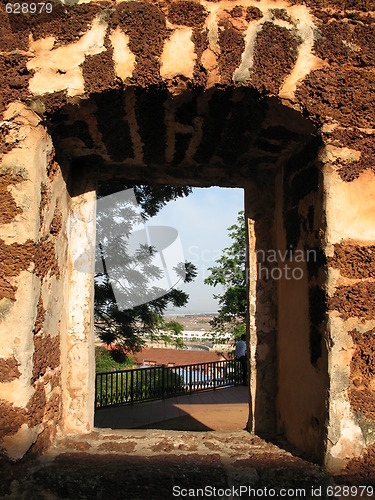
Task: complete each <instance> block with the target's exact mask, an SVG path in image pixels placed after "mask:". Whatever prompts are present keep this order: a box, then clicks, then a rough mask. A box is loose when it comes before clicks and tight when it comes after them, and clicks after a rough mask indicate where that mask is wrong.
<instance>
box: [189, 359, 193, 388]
mask: <svg viewBox="0 0 375 500" xmlns="http://www.w3.org/2000/svg"><path fill="white" fill-rule="evenodd" d="M192 387H193V376H192V367H191V365H190V366H189V393H190V394H191V389H192Z"/></svg>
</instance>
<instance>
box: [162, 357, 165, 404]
mask: <svg viewBox="0 0 375 500" xmlns="http://www.w3.org/2000/svg"><path fill="white" fill-rule="evenodd" d="M161 397H162V398H163V399H164V397H165V374H164V365H163V366H162V367H161Z"/></svg>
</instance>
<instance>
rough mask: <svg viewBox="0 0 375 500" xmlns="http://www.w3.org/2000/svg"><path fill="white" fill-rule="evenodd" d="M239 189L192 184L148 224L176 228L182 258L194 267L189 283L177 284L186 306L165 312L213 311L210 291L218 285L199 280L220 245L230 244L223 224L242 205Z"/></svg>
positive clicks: (233, 219)
mask: <svg viewBox="0 0 375 500" xmlns="http://www.w3.org/2000/svg"><path fill="white" fill-rule="evenodd" d="M243 197H244V192H243V189H237V188H218V187H211V188H195V189H194V190H193V192H192V194H190V195H189V196H188V197H186V198H179V199H177V200H175V201H172V202H170V203H168V204H167V205H166V206H165V207H164V208H163V209H162V210H161V211H160V212H159V214H158V215H157V216H156V217H153V218H152V219H150V220H149V222H148V224H149V225H161V226H171V227H173V228H175V229H177V231H178V233H179V237H180V240H181V243H182V248H183V254H184V257H185V260H187V261H189V262H192V263H193V264H194V265H195V266H196V267H197V268H198V276H197V278H196V279H195V280H194V282H192V283H188V284H185V285H183V286H181V287H179V288H181V289H182V290H184V291H186V292H187V293H188V294H189V296H190V299H189V302H188V304H187V306H186V307H184V308H179V309H175V310H171V309H170V310H169V311H168V312H175V313H200V312H216V311H217V309H218V305H217V300H215V299H214V298H213V294H215V293H221V292H222V289H220V288H219V287H215V288H214V287H210V286H208V285H205V284H204V283H203V280H204V278H205V277H207V276H208V274H209V272H208V271H207V268H209V267H210V266H213V265H214V263H215V260H216V259H217V258H218V257H219V256H220V255H221V251H222V249H223V248H224V247H227V246H230V245H231V240H230V238H229V237H228V231H227V228H228V227H229V226H231V225H232V224H234V223H235V222H236V219H237V214H238V212H239V211H240V210H243V206H244V198H243Z"/></svg>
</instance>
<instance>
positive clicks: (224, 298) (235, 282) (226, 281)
mask: <svg viewBox="0 0 375 500" xmlns="http://www.w3.org/2000/svg"><path fill="white" fill-rule="evenodd" d="M228 231H229V236H230V238H231V240H232V244H231V246H230V247H227V248H224V249H223V251H222V255H221V257H220V258H219V259H217V260H216V264H217V265H216V266H213V267H210V268H209V269H208V270H209V271H210V275H209V276H208V278H206V279H205V280H204V282H205V283H206V284H207V285H211V286H217V285H222V286H223V287H224V293H223V294H221V295H220V294H217V295H215V298H218V299H219V305H220V309H219V314H218V316H217V317H215V318H214V319H213V320H212V321H211V325H212V327H213V329H214V331H215V332H216V337H217V338H218V340H219V339H220V336H221V334H223V333H227V332H232V333H233V335H234V339H235V340H236V339H238V338H240V337H241V335H242V334H243V333H246V311H247V295H246V232H245V217H244V212H243V211H240V212H239V213H238V216H237V222H236V224H233V225H232V226H230V227H229V228H228Z"/></svg>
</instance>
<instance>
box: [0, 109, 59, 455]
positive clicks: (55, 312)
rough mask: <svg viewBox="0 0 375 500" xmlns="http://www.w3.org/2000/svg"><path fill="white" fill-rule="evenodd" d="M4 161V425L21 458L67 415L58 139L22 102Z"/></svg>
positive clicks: (0, 368)
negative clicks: (55, 145) (64, 404)
mask: <svg viewBox="0 0 375 500" xmlns="http://www.w3.org/2000/svg"><path fill="white" fill-rule="evenodd" d="M3 127H4V128H3V129H4V130H6V132H7V133H6V135H5V137H4V141H5V143H6V145H7V148H6V152H5V154H4V155H3V157H2V162H1V174H0V175H1V184H2V188H1V200H2V203H1V205H2V220H1V223H2V224H1V229H0V235H1V236H0V242H1V243H0V244H1V271H2V273H1V287H0V294H1V323H0V329H1V343H0V356H1V358H0V360H1V362H0V390H1V417H0V421H1V424H0V428H1V431H0V432H1V437H2V443H3V445H2V446H3V447H4V448H5V450H6V451H7V453H8V455H9V456H10V457H11V458H21V457H22V456H23V455H24V453H25V452H26V451H27V450H28V449H29V447H30V446H31V444H32V443H34V442H35V441H36V440H37V439H38V440H39V448H40V447H43V441H46V442H47V443H49V441H50V439H51V438H52V437H53V436H54V434H55V432H56V427H55V423H56V422H57V421H58V420H59V419H60V416H61V409H62V405H61V398H62V391H61V359H60V328H61V322H63V321H64V319H63V317H62V311H63V302H64V297H65V294H64V276H65V273H66V271H65V261H66V230H65V229H64V228H65V224H66V219H67V212H68V210H67V200H66V196H65V190H64V181H63V179H62V177H61V174H60V172H59V170H58V168H57V164H56V162H55V159H54V150H53V145H52V143H51V139H50V138H49V136H48V135H47V133H46V130H45V128H44V127H43V126H42V125H41V124H40V118H39V117H38V116H37V115H36V114H35V113H34V112H33V111H31V110H29V109H27V108H26V107H25V106H24V105H22V104H21V103H17V104H13V105H11V106H9V107H8V109H7V111H6V112H5V113H4V122H3Z"/></svg>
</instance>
